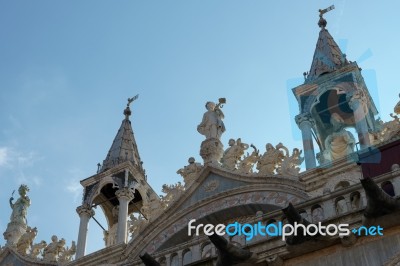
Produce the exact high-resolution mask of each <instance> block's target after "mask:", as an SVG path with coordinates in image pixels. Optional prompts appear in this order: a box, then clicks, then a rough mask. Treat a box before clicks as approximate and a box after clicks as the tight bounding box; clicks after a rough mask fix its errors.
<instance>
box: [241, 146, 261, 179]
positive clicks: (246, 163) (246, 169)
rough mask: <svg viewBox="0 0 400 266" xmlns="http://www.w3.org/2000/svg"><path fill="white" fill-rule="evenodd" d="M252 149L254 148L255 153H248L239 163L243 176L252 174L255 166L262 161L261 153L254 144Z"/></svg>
mask: <svg viewBox="0 0 400 266" xmlns="http://www.w3.org/2000/svg"><path fill="white" fill-rule="evenodd" d="M250 147H252V148H253V152H252V153H251V154H249V153H247V155H246V156H245V157H244V158H243V159H242V160H240V162H239V166H238V171H239V173H241V174H252V173H253V166H254V164H255V163H257V161H258V160H259V159H260V151H259V150H257V148H256V147H255V146H254V145H253V144H251V145H250Z"/></svg>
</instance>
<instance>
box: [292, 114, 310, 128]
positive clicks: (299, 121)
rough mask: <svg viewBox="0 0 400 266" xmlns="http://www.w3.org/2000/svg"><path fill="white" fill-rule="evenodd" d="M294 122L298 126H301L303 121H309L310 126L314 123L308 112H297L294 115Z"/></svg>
mask: <svg viewBox="0 0 400 266" xmlns="http://www.w3.org/2000/svg"><path fill="white" fill-rule="evenodd" d="M295 121H296V124H297V126H298V127H299V128H301V127H302V125H303V123H309V124H310V126H311V127H313V126H314V125H315V121H314V119H313V118H312V117H311V114H309V113H303V114H298V115H296V117H295Z"/></svg>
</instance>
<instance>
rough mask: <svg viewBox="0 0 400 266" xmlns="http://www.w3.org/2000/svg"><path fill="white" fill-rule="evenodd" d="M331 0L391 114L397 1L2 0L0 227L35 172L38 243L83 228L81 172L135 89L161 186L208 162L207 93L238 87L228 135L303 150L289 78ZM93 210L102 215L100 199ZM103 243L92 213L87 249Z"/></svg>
mask: <svg viewBox="0 0 400 266" xmlns="http://www.w3.org/2000/svg"><path fill="white" fill-rule="evenodd" d="M331 4H334V5H335V7H336V9H335V10H333V11H331V12H329V13H328V14H326V15H325V18H326V19H327V21H328V26H327V29H328V30H329V31H330V33H331V34H332V36H333V37H334V38H335V40H336V41H337V42H338V43H339V45H340V46H341V49H342V51H343V52H345V53H346V54H347V58H348V59H349V60H351V61H357V62H358V63H359V66H360V67H361V68H363V74H364V78H365V80H366V82H367V85H368V87H369V89H370V91H371V94H372V96H373V98H374V100H375V103H376V105H377V107H378V110H379V112H380V116H381V117H382V119H383V120H386V121H387V120H389V118H390V117H389V113H391V112H393V107H394V105H395V104H396V103H397V101H398V99H399V98H398V93H399V88H400V84H399V83H400V82H399V79H398V75H399V72H398V62H399V61H400V54H399V52H398V49H399V47H400V40H399V37H398V34H397V33H396V32H398V25H400V16H399V15H398V10H399V7H400V4H399V3H398V2H395V1H393V2H392V3H391V4H386V5H383V4H379V3H378V1H362V2H361V1H337V2H331V1H312V2H311V1H256V0H254V1H236V0H225V1H224V0H220V1H211V0H205V1H194V0H186V1H172V0H171V1H133V0H132V1H44V0H43V1H19V0H16V1H1V2H0V35H1V37H2V41H1V42H0V210H1V211H0V231H1V232H3V231H4V230H5V229H6V226H7V223H8V221H9V215H10V214H11V209H10V208H9V206H8V199H9V197H10V195H11V193H12V191H13V190H14V189H15V190H17V189H18V187H19V185H20V184H21V183H25V184H27V185H28V186H29V187H30V189H31V191H30V192H29V196H30V198H31V201H32V205H31V207H30V208H29V210H28V223H29V224H30V225H31V226H36V227H38V231H39V234H38V237H37V238H36V242H38V241H40V240H42V239H43V240H45V241H47V242H48V241H50V238H51V236H52V235H53V234H56V235H58V236H59V237H63V238H65V239H66V240H67V243H68V245H70V242H71V241H72V240H76V239H77V233H78V226H79V218H78V215H77V214H76V212H75V208H76V207H77V206H79V205H80V202H81V196H82V188H81V186H80V184H79V180H81V179H84V178H87V177H89V176H91V175H93V174H94V173H95V172H96V169H97V166H96V165H97V163H98V162H102V160H103V159H104V158H105V156H106V154H107V151H108V149H109V148H110V146H111V143H112V141H113V139H114V137H115V134H116V133H117V130H118V128H119V126H120V124H121V121H122V119H123V114H122V112H123V109H124V107H125V105H126V99H127V98H128V97H132V96H134V95H136V94H139V95H140V96H139V99H138V100H137V101H135V102H134V104H133V106H132V108H131V109H132V111H133V116H132V117H131V120H132V125H133V128H134V131H135V137H136V142H137V144H138V147H139V152H140V156H141V158H142V160H143V161H144V167H145V169H146V172H147V175H148V181H149V183H150V184H151V185H152V187H153V188H154V189H155V190H156V191H157V192H158V193H161V186H162V184H164V183H175V182H177V181H181V178H180V176H179V175H177V174H176V170H178V169H179V168H181V167H182V166H184V165H186V164H187V159H188V158H189V157H190V156H194V157H195V158H196V159H197V160H198V161H201V158H200V156H199V147H200V143H201V141H202V140H203V138H204V137H203V136H202V135H200V134H199V133H197V131H196V127H197V125H198V124H199V123H200V121H201V118H202V115H203V113H204V111H205V108H204V104H205V102H206V101H209V100H212V101H216V100H217V99H218V98H220V97H226V98H227V104H226V105H225V106H224V113H225V117H226V118H225V120H224V122H225V126H226V129H227V131H226V132H225V134H224V135H223V137H222V141H223V143H224V145H226V146H227V143H228V140H229V138H235V139H236V138H239V137H241V138H242V141H244V142H246V143H249V144H250V143H253V144H254V145H255V146H256V147H257V148H258V149H260V150H261V151H262V152H264V150H265V144H266V143H268V142H270V143H272V144H274V145H276V144H277V143H278V142H283V144H285V145H286V146H288V147H289V148H290V149H292V148H294V147H299V148H301V146H302V145H301V141H300V132H299V130H298V129H297V126H296V125H295V123H294V116H295V115H296V114H297V112H298V110H297V105H296V102H295V99H294V97H293V95H292V93H291V91H290V89H291V87H293V86H295V85H298V84H300V83H301V81H302V79H303V77H302V73H303V72H304V71H308V70H309V68H310V65H311V60H312V56H313V53H314V48H315V44H316V42H317V38H318V32H319V28H318V26H317V22H318V12H317V11H318V9H320V8H326V7H328V6H330V5H331ZM96 218H97V219H99V220H100V221H102V223H103V225H105V221H104V218H103V217H102V214H101V210H100V209H97V210H96ZM3 244H4V240H3V239H0V245H3ZM100 248H102V232H101V230H100V228H99V227H98V226H97V224H95V223H94V222H93V221H90V224H89V236H88V244H87V251H88V252H92V251H95V250H98V249H100Z"/></svg>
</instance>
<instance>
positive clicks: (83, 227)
mask: <svg viewBox="0 0 400 266" xmlns="http://www.w3.org/2000/svg"><path fill="white" fill-rule="evenodd" d="M76 212H77V213H78V215H79V218H80V222H79V234H78V243H77V246H76V255H75V258H76V259H79V258H80V257H83V256H85V250H86V237H87V232H88V224H89V219H90V217H92V216H94V210H92V208H91V206H90V205H89V204H87V203H86V204H83V205H82V206H79V207H78V208H76Z"/></svg>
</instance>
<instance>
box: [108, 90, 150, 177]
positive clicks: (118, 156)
mask: <svg viewBox="0 0 400 266" xmlns="http://www.w3.org/2000/svg"><path fill="white" fill-rule="evenodd" d="M137 98H138V95H136V96H135V97H133V98H129V99H128V103H127V105H126V108H125V110H124V115H125V119H124V120H123V121H122V124H121V127H120V128H119V130H118V133H117V135H116V136H115V138H114V141H113V143H112V145H111V148H110V150H109V151H108V154H107V157H106V159H105V160H104V161H103V166H102V168H101V172H103V171H106V170H107V169H110V168H112V167H114V166H116V165H118V164H120V163H123V162H125V161H130V162H131V163H133V164H134V165H135V166H137V167H138V168H139V169H140V170H141V171H142V172H143V168H142V163H141V160H140V156H139V151H138V148H137V145H136V141H135V137H134V135H133V130H132V126H131V121H130V120H129V116H130V115H131V114H132V112H131V109H130V108H129V105H130V104H131V103H132V102H133V101H134V100H136V99H137Z"/></svg>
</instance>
